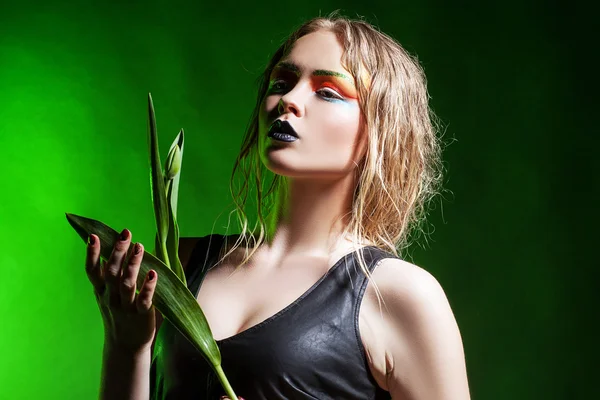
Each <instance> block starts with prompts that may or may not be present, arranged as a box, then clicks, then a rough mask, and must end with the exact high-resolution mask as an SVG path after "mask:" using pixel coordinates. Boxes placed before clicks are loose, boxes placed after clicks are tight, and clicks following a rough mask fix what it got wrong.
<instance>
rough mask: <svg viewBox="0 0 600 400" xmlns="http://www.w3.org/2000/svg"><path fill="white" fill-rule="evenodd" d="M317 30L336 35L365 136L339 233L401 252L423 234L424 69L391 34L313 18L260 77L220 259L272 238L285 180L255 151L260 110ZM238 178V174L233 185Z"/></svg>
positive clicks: (437, 157) (435, 169) (432, 141)
mask: <svg viewBox="0 0 600 400" xmlns="http://www.w3.org/2000/svg"><path fill="white" fill-rule="evenodd" d="M319 30H326V31H330V32H333V33H334V34H336V36H337V38H338V40H339V42H340V44H341V45H342V48H343V50H344V53H343V56H342V65H343V66H344V68H346V69H347V70H348V71H349V72H350V73H351V74H352V76H353V77H354V79H355V83H356V88H357V89H358V94H359V96H358V100H359V105H360V110H361V112H362V114H363V117H364V121H365V125H364V128H365V131H366V134H367V149H366V153H365V155H364V159H363V160H362V162H361V165H360V166H358V167H357V168H356V174H357V185H356V188H355V191H354V196H353V204H352V209H351V211H350V213H349V214H348V215H345V216H343V218H345V220H346V221H347V223H346V224H344V226H345V228H344V231H343V233H342V234H341V236H342V237H347V236H349V237H351V238H352V239H353V240H354V241H355V243H361V242H370V243H372V244H373V245H374V246H376V247H378V248H381V249H383V250H386V251H388V252H390V253H392V254H394V255H395V256H397V257H400V253H401V251H402V250H403V249H405V248H406V247H408V245H409V244H410V242H411V240H410V239H411V238H416V236H419V235H418V234H419V233H426V232H424V231H423V229H422V222H424V221H425V215H426V212H427V208H428V207H427V205H428V203H429V201H430V200H431V199H432V198H433V197H434V195H436V194H437V193H438V187H439V186H440V185H439V184H440V183H441V177H442V163H441V146H440V139H439V138H438V136H437V134H436V128H437V125H436V121H437V120H436V118H435V115H434V114H433V112H432V111H431V109H430V107H429V104H428V102H429V94H428V91H427V84H426V78H425V74H424V72H423V69H422V68H421V66H420V65H419V62H418V61H417V59H416V58H414V57H413V56H411V55H410V54H409V53H408V52H407V51H406V50H404V49H403V48H402V46H401V45H400V44H399V43H398V42H396V41H395V40H394V39H393V38H391V37H390V36H388V35H386V34H385V33H382V32H380V31H379V30H377V29H376V28H375V27H374V26H373V25H371V24H369V23H367V22H365V21H362V20H352V19H349V18H346V17H343V16H340V15H338V14H337V12H335V13H333V14H331V15H329V16H327V17H317V18H314V19H311V20H309V21H307V22H305V23H304V24H302V25H301V26H300V27H299V28H298V29H296V30H295V31H294V32H293V33H292V34H291V35H290V36H289V37H288V38H287V39H286V40H285V41H284V43H283V44H282V45H281V46H280V47H279V48H278V49H277V51H276V52H275V54H274V55H273V56H272V58H271V60H270V62H269V63H268V65H267V67H266V69H265V71H264V73H263V74H262V76H261V77H260V78H259V90H258V97H257V100H256V106H255V107H254V111H253V113H252V115H251V118H250V121H249V124H248V126H247V129H246V134H245V136H244V139H243V142H242V146H241V151H240V153H239V155H238V157H237V159H236V162H235V164H234V168H233V171H232V174H231V180H230V190H231V195H232V197H233V202H234V204H235V209H234V210H233V211H232V213H234V212H235V213H236V215H237V218H238V221H239V223H240V227H241V233H240V235H239V236H238V237H237V240H236V241H235V243H234V244H233V246H232V247H231V248H229V250H228V251H227V250H225V251H224V253H225V252H226V254H224V255H223V258H225V257H227V256H228V255H229V254H231V253H232V252H233V251H234V250H235V249H236V248H237V247H238V246H240V245H241V244H242V242H243V241H244V240H245V248H246V252H245V256H244V258H243V260H242V262H241V264H240V265H242V264H244V263H245V262H247V261H248V260H249V259H250V257H251V256H252V254H254V252H255V251H256V250H257V249H258V247H259V246H260V244H261V243H263V242H265V241H266V240H269V239H270V238H271V237H272V235H273V233H274V228H275V224H276V222H277V220H276V219H277V209H276V208H277V207H276V206H277V204H276V198H277V195H278V194H281V193H283V191H285V189H286V185H283V184H282V182H283V181H284V179H282V177H281V176H278V175H276V174H274V173H272V172H271V171H269V170H268V169H267V168H266V167H265V166H264V164H263V163H262V162H261V160H260V157H259V150H258V115H259V110H260V106H261V103H262V101H263V99H264V97H265V94H266V92H267V89H268V85H269V77H270V75H271V71H272V70H273V68H274V67H275V65H276V64H277V63H278V62H279V61H280V60H281V59H282V57H284V56H285V55H287V54H288V52H289V51H290V50H291V48H292V46H293V45H294V43H295V42H296V40H298V39H299V38H301V37H303V36H305V35H307V34H309V33H312V32H315V31H319ZM238 175H241V179H239V182H236V176H238ZM252 192H254V195H253V196H252V195H251V193H252ZM248 200H251V201H252V200H253V201H255V204H254V205H253V206H252V209H253V210H254V211H255V212H256V224H255V225H254V227H253V228H252V229H250V228H249V219H248V214H247V209H248V208H249V206H248ZM415 232H416V233H417V235H414V233H415ZM248 233H250V235H247V234H248ZM250 241H252V243H250ZM225 247H229V246H225ZM249 249H251V250H250V251H248V250H249ZM358 255H359V264H360V266H361V269H362V270H363V272H364V273H365V274H366V275H367V277H370V274H369V272H368V269H367V268H366V263H365V261H364V257H363V253H362V251H359V252H358Z"/></svg>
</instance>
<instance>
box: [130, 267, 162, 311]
mask: <svg viewBox="0 0 600 400" xmlns="http://www.w3.org/2000/svg"><path fill="white" fill-rule="evenodd" d="M157 281H158V274H157V273H156V271H154V270H150V271H149V272H148V275H146V279H144V283H143V285H142V288H141V289H140V293H139V294H138V296H137V299H136V302H135V305H136V308H137V310H138V312H140V313H147V312H148V311H150V308H152V297H154V289H156V282H157Z"/></svg>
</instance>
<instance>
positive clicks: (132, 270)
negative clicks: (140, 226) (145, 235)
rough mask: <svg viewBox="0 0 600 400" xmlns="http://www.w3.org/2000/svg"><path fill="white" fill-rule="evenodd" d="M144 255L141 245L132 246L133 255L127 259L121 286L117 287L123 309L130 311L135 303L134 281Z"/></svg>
mask: <svg viewBox="0 0 600 400" xmlns="http://www.w3.org/2000/svg"><path fill="white" fill-rule="evenodd" d="M143 255H144V247H143V246H142V244H141V243H136V244H135V246H133V254H132V255H131V257H130V258H129V262H127V264H125V267H124V268H123V274H122V275H121V284H120V285H119V290H120V293H119V294H120V295H121V305H122V306H123V308H125V309H126V310H127V309H132V308H133V307H134V304H133V302H134V301H135V288H136V283H135V281H136V279H137V276H138V273H139V271H140V263H141V262H142V257H143Z"/></svg>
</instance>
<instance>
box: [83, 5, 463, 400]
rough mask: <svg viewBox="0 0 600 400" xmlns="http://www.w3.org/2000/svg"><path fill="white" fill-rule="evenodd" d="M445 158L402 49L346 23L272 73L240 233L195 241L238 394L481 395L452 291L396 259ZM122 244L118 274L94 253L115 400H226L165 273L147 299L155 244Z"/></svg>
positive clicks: (314, 35) (196, 285)
mask: <svg viewBox="0 0 600 400" xmlns="http://www.w3.org/2000/svg"><path fill="white" fill-rule="evenodd" d="M439 164H440V162H439V144H438V139H437V138H436V136H435V130H434V126H433V123H432V118H431V113H430V109H429V106H428V94H427V89H426V84H425V77H424V74H423V72H422V70H421V68H420V67H419V65H418V63H417V62H416V61H415V60H414V59H413V58H412V57H410V56H409V55H408V54H407V53H406V52H405V51H404V50H403V49H402V47H401V46H400V45H399V44H398V43H397V42H395V41H394V40H393V39H391V38H390V37H388V36H386V35H385V34H383V33H380V32H379V31H377V30H376V29H375V28H373V27H372V26H371V25H369V24H367V23H365V22H363V21H352V20H348V19H346V18H342V17H338V16H331V17H328V18H316V19H313V20H311V21H308V22H307V23H305V24H304V25H302V26H301V27H300V28H299V29H298V30H297V31H296V32H294V33H292V35H290V37H289V38H288V40H287V41H286V42H285V43H284V44H283V45H282V46H281V47H280V48H279V50H278V51H277V52H276V53H275V55H274V56H273V58H272V60H271V62H270V64H269V65H268V67H267V69H266V71H265V73H264V76H263V80H262V83H261V86H260V89H259V96H258V101H257V106H256V108H255V110H254V113H253V116H252V119H251V122H250V124H249V129H248V132H247V134H246V137H245V138H244V142H243V145H242V150H241V153H240V155H239V157H238V160H237V162H236V165H235V168H234V175H235V173H236V172H237V171H239V170H240V168H241V170H242V173H243V177H244V179H243V181H242V183H243V184H242V187H241V188H239V189H238V190H237V191H236V190H233V192H234V194H235V196H234V200H235V201H236V206H237V209H238V215H239V217H240V221H241V223H242V227H243V230H242V233H241V234H240V235H236V236H233V235H231V236H222V235H208V236H205V237H202V238H184V239H182V240H181V249H180V257H181V260H182V263H183V264H184V265H185V266H186V267H185V268H186V275H187V277H188V285H189V287H190V290H191V291H192V293H195V294H196V295H197V298H198V302H199V303H200V305H201V307H202V309H203V310H204V312H205V314H206V317H207V319H208V321H209V323H210V326H211V329H212V332H213V335H214V337H215V338H216V339H217V342H218V344H219V347H220V349H221V353H222V356H223V368H224V370H225V372H226V374H227V376H228V378H229V379H230V383H231V384H232V386H233V388H234V390H235V391H236V393H237V394H238V395H241V396H243V397H244V398H246V399H249V400H258V399H269V400H272V399H389V398H393V399H414V400H434V399H435V400H440V399H447V400H451V399H452V400H454V399H457V400H459V399H460V400H465V399H469V390H468V384H467V377H466V368H465V361H464V354H463V347H462V342H461V338H460V333H459V330H458V327H457V325H456V321H455V319H454V316H453V314H452V310H451V309H450V306H449V304H448V301H447V299H446V296H445V295H444V292H443V290H442V288H441V287H440V285H439V284H438V282H437V281H436V279H435V278H434V277H432V276H431V275H430V274H429V273H427V272H426V271H424V270H423V269H421V268H419V267H417V266H415V265H412V264H410V263H408V262H406V261H403V260H401V259H400V256H399V254H398V249H402V248H404V247H405V246H406V244H407V241H408V240H407V238H408V235H409V233H410V232H411V230H413V229H414V228H416V227H417V224H418V223H419V221H421V220H422V217H423V214H424V213H423V211H424V209H425V205H426V203H427V201H428V200H429V199H430V198H431V196H432V195H433V194H435V188H436V184H437V183H438V182H439V178H440V174H439ZM232 182H233V179H232ZM252 183H254V184H255V185H254V186H255V189H256V195H257V201H258V203H257V204H258V205H259V207H258V210H257V214H258V227H257V228H255V229H253V230H252V232H250V233H249V232H248V227H247V218H246V214H245V199H246V198H247V196H248V193H249V191H250V188H251V184H252ZM122 235H123V236H122V241H120V242H119V243H117V244H116V245H115V248H114V249H113V253H112V255H111V257H110V259H109V260H108V261H107V263H106V265H105V266H101V265H100V261H99V252H100V249H99V245H98V240H96V238H95V237H94V236H93V235H92V237H91V238H90V245H89V246H88V253H87V258H86V269H87V271H88V275H89V277H90V280H91V282H92V283H93V284H94V287H95V291H96V293H97V298H98V301H99V304H100V308H101V310H102V311H103V316H104V321H105V327H106V333H107V334H106V341H105V353H104V362H103V379H102V388H101V397H102V398H107V399H111V400H114V399H120V398H126V399H144V400H146V399H148V398H149V397H150V396H152V398H160V399H167V398H168V399H171V398H172V399H174V398H177V399H188V398H189V399H210V400H213V399H217V398H219V397H220V396H221V395H223V392H222V390H221V388H220V386H219V384H218V382H216V381H215V379H214V376H213V375H212V373H211V371H210V368H209V367H208V364H207V363H206V362H205V361H204V360H203V359H202V357H201V355H200V353H199V352H198V351H196V350H195V349H194V348H193V347H192V346H191V345H190V344H189V343H188V342H187V341H186V340H185V339H184V338H183V337H182V336H181V335H180V334H179V333H178V332H177V331H176V330H175V329H174V328H173V327H172V326H171V325H170V324H168V323H167V322H165V323H164V324H161V322H160V318H155V312H154V308H153V307H152V295H153V291H154V288H155V286H156V282H157V276H156V273H155V272H154V271H150V273H149V274H148V276H147V277H146V279H145V281H144V284H143V286H142V288H141V289H140V293H139V294H138V295H136V293H135V278H136V276H137V273H138V270H139V262H140V259H141V254H142V253H143V251H142V250H143V246H141V244H139V243H138V244H136V246H135V249H136V250H139V252H138V253H136V252H135V251H134V252H133V254H132V256H131V257H130V259H129V260H128V261H127V262H125V263H124V260H125V256H126V252H127V249H128V248H129V245H130V242H131V235H130V233H129V231H127V230H124V231H123V234H122ZM122 263H124V264H125V265H124V266H123V268H121V267H120V266H121V264H122ZM121 271H122V273H121ZM158 279H160V277H158ZM158 328H160V329H158ZM157 331H158V334H156V335H155V333H156V332H157ZM155 336H156V337H155ZM154 344H155V346H154ZM152 354H153V355H152Z"/></svg>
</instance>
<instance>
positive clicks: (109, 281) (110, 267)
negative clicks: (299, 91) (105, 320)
mask: <svg viewBox="0 0 600 400" xmlns="http://www.w3.org/2000/svg"><path fill="white" fill-rule="evenodd" d="M130 241H131V235H130V234H129V231H128V230H127V229H123V231H122V232H121V235H119V238H118V239H117V241H116V242H115V245H114V247H113V251H112V253H111V255H110V257H109V259H108V261H107V262H106V265H105V266H104V268H103V271H102V272H103V274H104V280H105V282H106V288H107V290H108V302H109V304H110V305H111V306H117V305H118V304H120V300H119V281H120V280H121V269H122V266H123V261H124V260H125V256H126V255H127V250H128V249H129V244H130Z"/></svg>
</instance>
